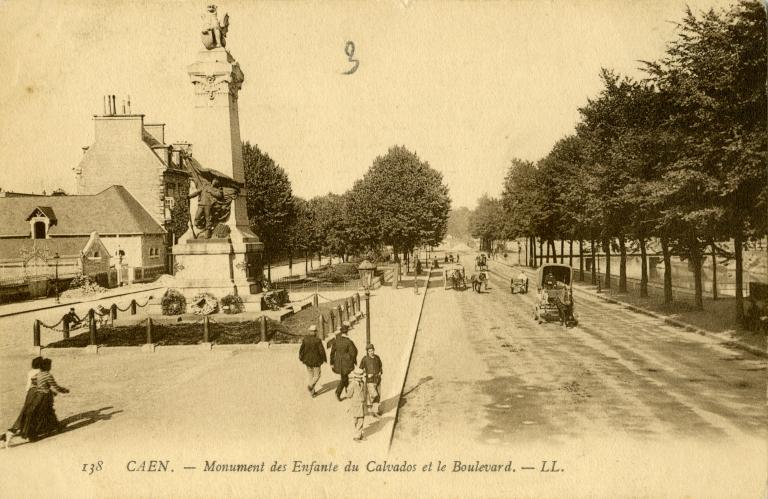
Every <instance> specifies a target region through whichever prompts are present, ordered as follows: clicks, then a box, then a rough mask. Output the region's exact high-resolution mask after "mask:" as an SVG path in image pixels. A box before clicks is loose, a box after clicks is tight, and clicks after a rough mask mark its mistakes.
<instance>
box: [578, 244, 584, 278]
mask: <svg viewBox="0 0 768 499" xmlns="http://www.w3.org/2000/svg"><path fill="white" fill-rule="evenodd" d="M579 281H581V282H584V241H583V240H582V239H579Z"/></svg>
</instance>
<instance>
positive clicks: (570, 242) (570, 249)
mask: <svg viewBox="0 0 768 499" xmlns="http://www.w3.org/2000/svg"><path fill="white" fill-rule="evenodd" d="M561 254H562V253H561ZM568 265H570V266H571V267H573V239H569V240H568Z"/></svg>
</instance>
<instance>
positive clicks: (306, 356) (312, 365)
mask: <svg viewBox="0 0 768 499" xmlns="http://www.w3.org/2000/svg"><path fill="white" fill-rule="evenodd" d="M299 360H300V361H301V362H302V364H304V365H305V366H306V367H307V376H308V378H309V384H308V385H307V390H309V393H310V394H311V395H312V398H314V397H316V396H317V392H316V391H315V385H317V382H318V381H319V380H320V367H321V366H322V365H323V364H324V363H325V361H326V357H325V348H323V342H322V341H320V338H318V337H317V326H314V325H313V326H309V334H308V335H306V336H304V338H302V340H301V346H300V347H299Z"/></svg>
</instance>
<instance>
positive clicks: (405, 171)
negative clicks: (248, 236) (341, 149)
mask: <svg viewBox="0 0 768 499" xmlns="http://www.w3.org/2000/svg"><path fill="white" fill-rule="evenodd" d="M243 160H244V165H245V184H246V189H247V207H248V216H249V219H250V223H251V228H252V229H253V231H254V232H255V233H256V234H257V235H258V236H259V238H260V239H261V240H262V242H263V243H264V253H265V255H264V258H265V262H266V263H267V273H268V278H269V277H270V276H269V273H270V269H269V267H270V263H271V262H273V261H275V260H276V259H278V258H286V257H287V258H288V259H289V261H291V262H292V259H293V258H294V257H295V256H303V257H305V261H306V259H308V258H311V257H312V256H313V255H318V257H319V255H321V254H322V255H327V256H340V257H342V258H346V257H347V256H348V255H353V254H354V255H361V254H366V255H368V256H369V257H371V258H375V257H376V256H377V255H380V254H381V253H382V249H383V247H384V246H392V247H393V250H394V253H395V254H400V253H402V254H403V255H405V257H406V259H407V255H408V254H410V253H411V252H412V251H413V249H414V248H416V247H418V246H421V245H437V244H438V243H439V242H440V241H442V240H443V238H444V237H445V233H446V228H447V222H448V212H449V211H450V204H451V202H450V197H449V196H448V188H447V187H446V185H445V184H444V183H443V178H442V174H440V173H439V172H438V171H436V170H435V169H433V168H432V167H430V166H429V164H428V163H427V162H424V161H422V160H420V159H419V157H418V156H417V155H416V154H415V153H413V152H411V151H409V150H408V149H406V148H405V147H403V146H395V147H392V148H390V149H389V151H388V152H387V154H385V155H383V156H379V157H377V158H376V159H375V160H374V161H373V164H372V165H371V167H370V168H369V169H368V172H367V173H366V174H365V175H364V176H363V178H362V179H360V180H358V181H356V182H355V184H354V185H353V186H352V188H351V189H349V190H348V191H347V192H345V193H344V194H340V195H339V194H333V193H329V194H326V195H324V196H319V197H315V198H312V199H309V200H305V199H303V198H300V197H298V196H295V195H293V192H292V190H291V183H290V181H289V179H288V175H287V174H286V173H285V171H284V170H283V169H282V168H281V167H280V166H279V165H277V164H276V163H275V161H274V160H273V159H272V158H271V157H270V156H269V155H268V154H266V153H264V152H262V151H261V150H260V149H259V148H258V146H256V145H251V144H250V143H248V142H246V143H245V144H244V145H243Z"/></svg>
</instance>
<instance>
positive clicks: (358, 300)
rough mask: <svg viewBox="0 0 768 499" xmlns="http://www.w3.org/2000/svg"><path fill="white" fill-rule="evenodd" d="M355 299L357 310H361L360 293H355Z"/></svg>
mask: <svg viewBox="0 0 768 499" xmlns="http://www.w3.org/2000/svg"><path fill="white" fill-rule="evenodd" d="M355 301H357V311H358V312H362V311H363V310H362V307H360V293H355Z"/></svg>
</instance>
